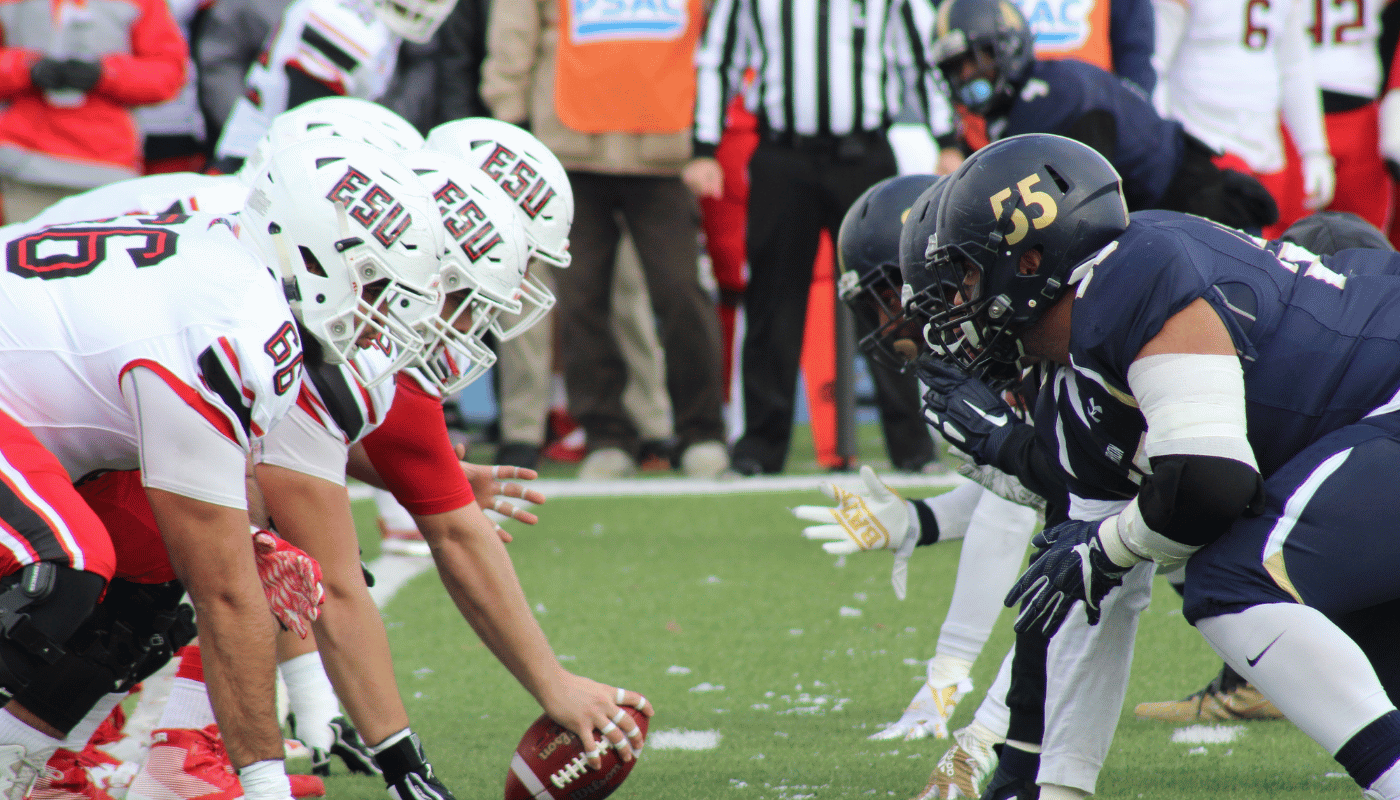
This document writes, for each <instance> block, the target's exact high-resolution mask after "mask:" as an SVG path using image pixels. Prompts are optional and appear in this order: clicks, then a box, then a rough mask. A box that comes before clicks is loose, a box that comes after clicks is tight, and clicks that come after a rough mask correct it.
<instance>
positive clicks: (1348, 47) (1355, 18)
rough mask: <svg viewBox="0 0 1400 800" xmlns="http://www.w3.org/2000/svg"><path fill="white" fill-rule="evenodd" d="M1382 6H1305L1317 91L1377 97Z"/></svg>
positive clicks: (1378, 0)
mask: <svg viewBox="0 0 1400 800" xmlns="http://www.w3.org/2000/svg"><path fill="white" fill-rule="evenodd" d="M1384 5H1385V3H1384V2H1383V1H1382V0H1341V2H1329V3H1309V4H1308V8H1309V9H1310V10H1309V12H1308V36H1309V37H1310V39H1311V41H1312V45H1313V71H1314V72H1315V73H1316V74H1317V85H1318V86H1319V87H1321V88H1323V89H1325V90H1327V91H1330V92H1340V93H1342V94H1350V95H1356V96H1357V97H1366V98H1371V99H1375V98H1376V97H1378V96H1379V95H1380V91H1381V57H1380V49H1379V45H1378V42H1379V40H1380V36H1381V9H1382V7H1383V6H1384ZM1319 14H1321V20H1319V19H1318V15H1319ZM1319 23H1320V24H1319Z"/></svg>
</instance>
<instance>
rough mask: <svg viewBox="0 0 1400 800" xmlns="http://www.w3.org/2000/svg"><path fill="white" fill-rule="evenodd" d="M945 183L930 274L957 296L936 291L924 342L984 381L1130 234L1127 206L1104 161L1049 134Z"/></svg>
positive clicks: (999, 147)
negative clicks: (1075, 282) (1086, 269)
mask: <svg viewBox="0 0 1400 800" xmlns="http://www.w3.org/2000/svg"><path fill="white" fill-rule="evenodd" d="M949 184H950V185H949V188H948V191H947V193H946V194H945V195H944V197H943V200H942V202H941V203H940V204H939V207H938V218H937V226H936V229H937V230H936V234H935V235H936V241H935V242H933V243H930V245H929V248H928V249H929V251H930V255H931V259H930V264H929V266H930V267H931V268H932V270H933V272H934V280H935V281H937V283H938V284H939V285H940V286H941V287H952V286H956V287H957V288H956V289H955V290H954V291H951V292H950V291H947V290H946V288H945V290H944V291H942V292H931V293H930V295H931V296H930V297H929V298H928V299H929V301H930V302H929V303H928V304H927V305H925V306H923V307H922V308H921V310H922V311H926V312H927V313H928V318H929V325H928V327H927V328H926V329H925V335H926V337H927V340H928V344H929V347H930V348H931V349H932V350H933V352H934V353H935V354H936V355H939V356H940V357H942V358H945V359H948V360H951V361H953V362H954V363H956V364H957V365H958V366H961V367H962V368H963V369H966V370H967V371H969V372H971V373H973V374H985V373H986V372H987V370H988V369H989V367H991V366H992V365H993V364H995V363H997V362H999V363H1001V364H1007V363H1011V364H1015V363H1017V362H1019V360H1020V357H1021V356H1022V355H1023V352H1022V349H1021V344H1020V334H1021V333H1022V332H1024V331H1025V329H1026V328H1027V327H1028V326H1030V325H1031V324H1033V323H1034V322H1035V321H1036V320H1038V319H1040V316H1041V315H1042V314H1043V313H1044V312H1045V311H1046V309H1048V308H1050V306H1051V305H1053V304H1054V303H1055V301H1056V300H1058V299H1059V298H1060V297H1061V296H1063V295H1064V293H1065V292H1067V291H1068V290H1069V288H1070V277H1071V273H1072V272H1073V271H1074V269H1075V268H1076V267H1078V266H1079V265H1080V264H1082V263H1084V262H1085V261H1087V260H1089V259H1090V258H1091V257H1093V256H1094V255H1095V254H1097V253H1098V252H1099V251H1100V250H1102V249H1104V248H1105V247H1107V246H1108V245H1109V244H1110V243H1111V242H1112V241H1113V240H1114V239H1115V238H1117V236H1118V235H1119V234H1121V233H1122V232H1123V231H1124V230H1126V229H1127V227H1128V206H1127V201H1126V200H1125V199H1124V197H1123V182H1122V179H1121V178H1120V177H1119V176H1118V173H1117V171H1115V170H1114V169H1113V165H1111V164H1109V163H1108V161H1107V160H1106V159H1105V158H1104V157H1103V156H1101V155H1099V154H1098V152H1096V151H1095V150H1094V149H1093V148H1090V147H1088V146H1087V145H1084V144H1081V143H1080V142H1076V141H1074V140H1073V139H1066V138H1065V137H1063V136H1054V135H1051V134H1044V133H1031V134H1025V135H1022V136H1013V137H1010V138H1008V139H1002V140H1001V141H998V142H994V143H992V144H990V145H988V146H986V147H984V148H982V149H981V150H979V151H977V152H976V153H973V154H972V156H971V157H969V158H968V159H967V160H966V161H964V162H963V164H962V166H961V167H959V168H958V170H957V171H956V172H954V173H953V176H952V178H951V179H950V181H949ZM1032 251H1034V253H1032Z"/></svg>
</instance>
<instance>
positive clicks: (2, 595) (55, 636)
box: [0, 561, 106, 694]
mask: <svg viewBox="0 0 1400 800" xmlns="http://www.w3.org/2000/svg"><path fill="white" fill-rule="evenodd" d="M105 583H106V581H105V580H103V578H102V576H101V575H97V574H96V573H92V572H84V571H81V570H75V569H73V568H71V567H67V566H62V565H59V564H54V563H52V562H47V561H41V562H39V563H37V564H30V565H28V566H26V567H24V568H22V569H21V570H19V571H18V572H14V573H11V574H9V575H6V576H5V577H3V578H0V686H3V687H4V689H5V690H6V691H8V692H10V693H11V694H13V693H15V692H17V691H18V690H20V689H21V688H23V687H24V686H25V685H27V684H28V683H29V682H30V681H32V680H33V679H34V678H35V677H36V676H38V675H41V674H43V673H44V672H45V671H47V670H48V669H50V668H51V667H52V666H53V665H54V664H56V663H58V662H59V661H61V660H62V659H63V656H64V655H65V654H66V653H67V646H68V641H69V640H70V639H71V638H72V637H73V635H74V633H75V632H76V631H77V630H79V628H80V627H81V626H82V625H83V624H84V623H85V622H86V621H87V619H88V618H89V617H90V616H91V614H92V611H93V608H94V606H95V605H96V603H97V599H98V597H100V596H101V595H102V588H103V586H104V584H105Z"/></svg>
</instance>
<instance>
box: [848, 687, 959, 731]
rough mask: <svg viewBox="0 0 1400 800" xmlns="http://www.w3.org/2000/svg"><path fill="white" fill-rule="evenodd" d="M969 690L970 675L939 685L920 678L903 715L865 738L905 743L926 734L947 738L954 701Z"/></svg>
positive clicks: (955, 702)
mask: <svg viewBox="0 0 1400 800" xmlns="http://www.w3.org/2000/svg"><path fill="white" fill-rule="evenodd" d="M970 691H972V679H971V678H963V679H962V680H960V681H958V682H956V683H951V684H943V685H939V686H935V685H933V684H932V683H930V682H929V681H924V685H923V686H921V687H919V693H918V694H916V695H914V699H913V700H911V701H909V707H908V708H906V709H904V716H902V717H900V718H899V721H898V722H894V723H891V724H890V725H887V726H886V727H885V729H884V730H882V731H880V732H878V733H875V734H872V735H871V736H870V737H869V738H871V739H874V740H876V741H881V740H886V739H903V740H905V741H906V742H908V741H913V740H915V739H925V738H927V737H929V736H932V737H934V738H935V739H947V738H948V720H950V719H952V718H953V711H955V710H956V709H957V707H958V701H959V700H962V699H963V697H964V696H965V695H966V694H967V693H968V692H970Z"/></svg>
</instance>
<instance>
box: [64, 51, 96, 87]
mask: <svg viewBox="0 0 1400 800" xmlns="http://www.w3.org/2000/svg"><path fill="white" fill-rule="evenodd" d="M63 78H64V83H66V84H67V85H68V86H69V87H71V88H74V89H77V90H79V91H82V92H90V91H92V87H94V86H96V85H97V81H98V80H99V79H101V78H102V65H101V64H99V63H97V62H96V61H79V60H78V59H76V58H70V59H68V60H67V61H65V62H63Z"/></svg>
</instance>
